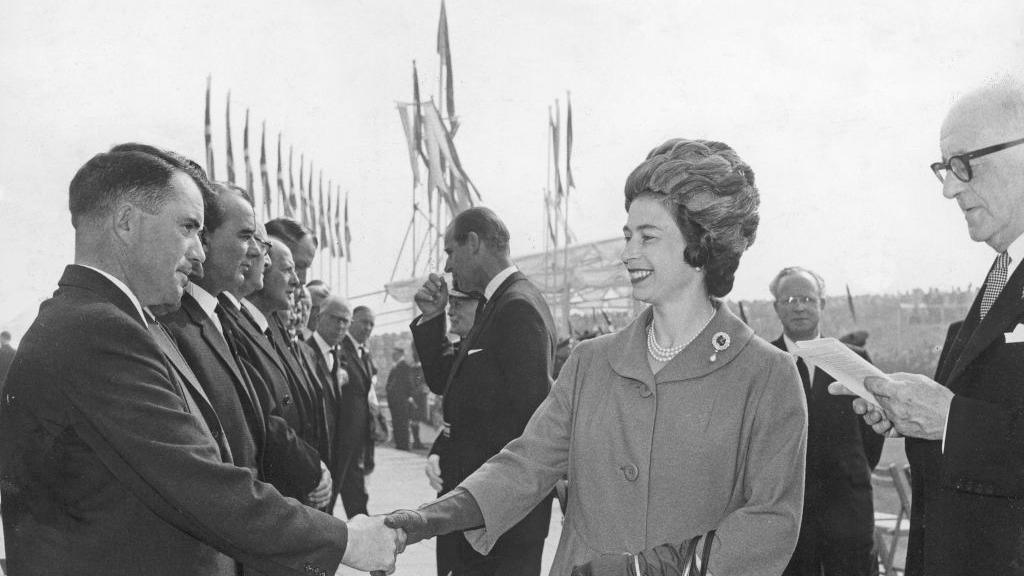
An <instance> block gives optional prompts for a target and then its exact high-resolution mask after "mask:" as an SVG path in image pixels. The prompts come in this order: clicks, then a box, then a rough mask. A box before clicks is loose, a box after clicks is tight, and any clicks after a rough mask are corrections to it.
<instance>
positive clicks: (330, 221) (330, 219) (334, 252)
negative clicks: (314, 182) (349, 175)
mask: <svg viewBox="0 0 1024 576" xmlns="http://www.w3.org/2000/svg"><path fill="white" fill-rule="evenodd" d="M323 185H324V182H323V180H321V181H320V187H321V188H322V187H323ZM332 205H333V202H332V198H331V189H330V188H328V189H327V210H326V211H325V213H326V214H327V226H326V228H327V246H324V248H330V250H331V258H337V257H338V249H337V247H335V246H334V215H333V212H332V211H331V207H332Z"/></svg>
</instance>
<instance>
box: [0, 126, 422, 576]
mask: <svg viewBox="0 0 1024 576" xmlns="http://www.w3.org/2000/svg"><path fill="white" fill-rule="evenodd" d="M207 186H208V183H207V181H206V178H205V175H203V173H202V170H201V169H200V168H199V167H198V166H197V165H195V164H194V163H192V162H190V161H187V160H185V159H184V158H181V157H180V156H177V155H175V154H173V153H168V152H164V151H160V150H157V149H155V148H152V147H149V146H143V145H123V146H118V147H115V148H114V149H112V150H111V151H110V152H109V153H104V154H99V155H97V156H95V157H94V158H93V159H92V160H90V161H89V162H87V163H86V164H85V165H84V166H83V167H82V168H81V169H80V170H79V171H78V173H77V174H76V176H75V178H74V179H73V180H72V183H71V186H70V194H69V207H70V210H71V217H72V225H73V226H74V227H75V263H74V264H72V265H69V266H68V267H67V269H66V270H65V271H64V275H63V276H62V278H61V280H60V283H59V288H58V290H57V291H56V292H55V293H54V295H53V297H52V298H51V299H49V300H48V301H46V302H45V303H43V305H42V306H41V307H40V312H39V316H38V317H37V318H36V320H35V322H34V323H33V324H32V327H31V328H30V329H29V330H28V332H27V333H26V334H25V337H24V338H23V339H22V342H21V348H20V350H19V354H18V356H17V358H16V359H15V361H14V364H13V366H12V367H11V372H10V374H9V379H8V384H7V391H6V393H5V395H4V398H3V403H2V407H0V470H2V482H0V489H2V491H3V498H2V514H3V522H4V537H5V541H6V542H5V544H6V546H5V548H6V553H7V570H8V572H9V573H11V574H103V575H113V576H118V575H124V576H129V575H136V574H147V575H151V576H164V575H166V576H177V575H180V574H190V575H196V576H223V575H226V574H235V573H236V568H237V566H236V565H235V564H234V562H232V561H231V559H232V558H233V559H234V560H236V561H239V562H241V563H243V564H245V565H246V566H251V567H253V568H255V569H256V570H258V571H260V572H262V573H264V574H268V575H282V576H286V575H287V576H299V575H302V574H327V573H333V572H334V571H335V570H336V569H337V567H338V564H339V562H344V563H345V564H348V565H350V566H353V567H356V568H359V569H362V570H371V569H389V568H391V567H393V565H394V563H393V562H394V553H395V551H396V548H397V547H399V546H401V544H402V537H401V535H400V534H393V533H391V532H390V531H389V530H386V529H384V528H383V522H382V521H380V520H378V519H371V518H359V519H355V520H354V521H352V522H350V523H349V524H348V525H347V526H346V525H345V523H343V522H341V521H340V520H338V519H335V518H332V517H330V516H328V515H326V514H323V513H320V512H317V511H315V510H312V509H310V508H307V507H304V506H301V505H300V504H298V503H297V502H295V501H293V500H289V499H286V498H283V497H282V496H281V495H280V494H279V493H278V492H277V491H276V490H275V489H274V488H273V487H272V486H270V485H267V484H264V483H262V482H260V481H258V480H257V479H256V476H255V474H254V473H253V472H252V470H250V469H248V468H245V467H240V466H237V465H235V464H233V463H231V462H227V461H225V459H226V458H230V457H231V455H230V451H229V449H228V448H227V447H226V446H225V445H224V444H222V443H219V442H218V441H217V439H216V438H215V437H214V435H213V433H214V431H213V430H211V429H210V425H209V424H210V422H212V420H211V419H209V418H208V417H206V416H204V417H201V416H200V415H199V414H198V413H197V410H196V407H197V404H198V403H197V402H196V400H197V396H194V395H192V393H191V392H189V391H187V390H184V389H183V388H182V387H180V386H179V384H180V382H181V380H179V379H178V378H175V377H174V376H172V374H171V372H170V370H171V367H170V366H169V363H168V362H166V361H165V358H166V357H165V350H167V348H165V347H166V346H169V345H170V340H168V339H162V340H163V341H162V343H158V342H157V340H156V339H155V338H154V336H153V332H151V329H150V327H149V318H148V317H147V313H146V311H145V310H144V308H143V307H144V306H163V305H168V306H175V305H177V304H178V300H179V298H180V297H181V294H182V289H183V286H184V285H185V283H186V282H187V278H188V273H189V272H190V271H191V267H192V263H193V262H202V261H203V259H204V253H203V248H202V245H201V243H200V241H199V239H198V233H199V230H200V229H201V228H202V226H203V197H202V194H201V192H200V190H201V188H204V187H207ZM200 411H201V408H200Z"/></svg>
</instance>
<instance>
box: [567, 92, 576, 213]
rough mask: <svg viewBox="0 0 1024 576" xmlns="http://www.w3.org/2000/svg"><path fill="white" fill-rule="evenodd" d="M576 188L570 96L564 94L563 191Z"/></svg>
mask: <svg viewBox="0 0 1024 576" xmlns="http://www.w3.org/2000/svg"><path fill="white" fill-rule="evenodd" d="M575 187H576V181H575V180H573V178H572V95H571V94H569V93H568V92H566V93H565V191H566V193H568V192H569V189H570V188H575Z"/></svg>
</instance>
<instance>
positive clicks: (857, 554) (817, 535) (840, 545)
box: [782, 517, 878, 576]
mask: <svg viewBox="0 0 1024 576" xmlns="http://www.w3.org/2000/svg"><path fill="white" fill-rule="evenodd" d="M875 562H876V560H875V556H874V554H873V549H872V543H871V541H870V540H867V541H866V540H865V539H864V538H859V537H858V538H846V539H837V538H832V537H830V535H829V534H828V531H827V530H824V529H822V527H820V526H818V525H817V522H816V521H815V519H813V518H806V517H805V518H804V521H803V522H802V523H801V525H800V539H799V540H798V541H797V545H796V550H794V551H793V557H792V558H791V559H790V561H789V565H788V566H786V570H785V571H784V572H783V573H782V576H870V575H872V574H877V573H878V566H877V565H876V563H875Z"/></svg>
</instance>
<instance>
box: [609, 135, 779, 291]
mask: <svg viewBox="0 0 1024 576" xmlns="http://www.w3.org/2000/svg"><path fill="white" fill-rule="evenodd" d="M625 192H626V210H627V211H628V210H629V207H630V205H631V204H632V203H633V201H634V200H636V199H637V198H639V197H640V196H645V195H646V196H651V197H653V198H656V199H659V200H660V201H661V202H662V203H663V204H664V205H665V207H666V208H667V209H668V211H669V213H671V214H672V216H673V217H674V218H675V221H676V224H677V225H678V226H679V230H680V231H682V233H683V239H685V240H686V250H685V251H684V252H683V259H684V260H685V261H686V263H687V264H689V265H690V266H693V267H694V268H703V269H704V285H705V287H706V288H707V291H708V293H709V294H710V295H711V296H714V297H716V298H721V297H724V296H725V295H726V294H728V293H729V292H730V291H731V290H732V285H733V281H734V280H735V279H736V268H737V267H738V266H739V263H740V256H741V255H742V254H743V252H744V251H745V250H746V249H747V248H749V247H750V246H751V245H752V244H753V243H754V238H755V237H756V236H757V224H758V222H759V221H760V217H759V216H758V214H757V208H758V206H759V205H760V197H759V195H758V192H757V186H755V185H754V171H753V170H752V169H751V168H750V166H748V165H747V163H746V162H744V161H743V159H741V158H740V157H739V155H738V154H736V152H735V151H734V150H733V149H732V148H730V147H729V146H728V145H726V144H723V143H721V142H714V141H709V140H685V139H682V138H675V139H672V140H669V141H668V142H665V143H664V144H662V145H661V146H658V147H657V148H655V149H654V150H651V152H650V154H648V155H647V159H646V160H644V162H643V163H642V164H640V165H639V166H637V167H636V169H635V170H633V173H632V174H630V175H629V178H627V179H626V190H625Z"/></svg>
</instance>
